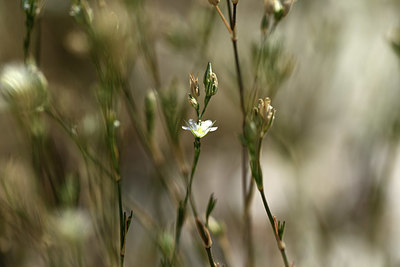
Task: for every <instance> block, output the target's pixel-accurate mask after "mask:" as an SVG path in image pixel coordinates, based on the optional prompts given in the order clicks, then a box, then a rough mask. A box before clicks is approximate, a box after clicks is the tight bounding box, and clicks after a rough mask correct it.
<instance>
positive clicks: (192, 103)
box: [188, 94, 199, 110]
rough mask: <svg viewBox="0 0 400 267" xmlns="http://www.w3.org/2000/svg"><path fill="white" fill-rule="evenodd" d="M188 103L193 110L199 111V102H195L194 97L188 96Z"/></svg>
mask: <svg viewBox="0 0 400 267" xmlns="http://www.w3.org/2000/svg"><path fill="white" fill-rule="evenodd" d="M188 101H189V104H190V105H191V106H192V107H193V108H194V109H195V110H198V109H199V102H197V100H196V98H194V97H193V96H192V94H189V96H188Z"/></svg>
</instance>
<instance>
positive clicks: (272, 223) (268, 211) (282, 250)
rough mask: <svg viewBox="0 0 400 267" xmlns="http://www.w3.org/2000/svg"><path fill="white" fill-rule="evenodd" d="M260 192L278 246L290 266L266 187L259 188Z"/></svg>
mask: <svg viewBox="0 0 400 267" xmlns="http://www.w3.org/2000/svg"><path fill="white" fill-rule="evenodd" d="M259 192H260V195H261V198H262V201H263V204H264V208H265V211H266V212H267V215H268V220H269V222H270V224H271V227H272V231H273V232H274V236H275V239H276V242H277V244H278V248H279V250H280V252H281V255H282V259H283V263H284V264H285V267H289V261H288V259H287V256H286V251H285V247H284V246H283V245H282V244H281V243H282V240H280V239H279V236H278V234H277V230H276V228H275V221H274V217H273V216H272V213H271V210H270V209H269V206H268V202H267V199H266V197H265V194H264V189H262V188H261V189H259Z"/></svg>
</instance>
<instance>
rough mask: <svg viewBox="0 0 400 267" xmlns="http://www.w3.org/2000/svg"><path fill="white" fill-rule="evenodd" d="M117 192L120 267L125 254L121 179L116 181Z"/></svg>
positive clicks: (122, 264)
mask: <svg viewBox="0 0 400 267" xmlns="http://www.w3.org/2000/svg"><path fill="white" fill-rule="evenodd" d="M117 192H118V210H119V234H120V260H121V267H123V266H124V256H125V251H124V250H125V249H124V248H125V234H126V233H125V221H124V215H123V209H122V192H121V180H118V181H117Z"/></svg>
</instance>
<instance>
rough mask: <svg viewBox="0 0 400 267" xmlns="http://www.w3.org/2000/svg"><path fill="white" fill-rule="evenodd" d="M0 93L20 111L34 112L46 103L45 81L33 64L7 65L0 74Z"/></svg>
mask: <svg viewBox="0 0 400 267" xmlns="http://www.w3.org/2000/svg"><path fill="white" fill-rule="evenodd" d="M0 92H1V95H2V97H3V98H4V99H5V101H6V102H7V103H8V104H9V105H10V106H12V107H14V108H16V109H18V110H20V111H34V110H36V109H39V108H41V107H43V106H44V105H45V104H46V102H47V96H48V92H47V80H46V78H45V77H44V75H43V73H42V72H41V71H40V70H39V69H38V68H37V67H36V66H35V65H33V64H27V65H24V64H9V65H6V66H4V67H3V69H2V71H1V73H0Z"/></svg>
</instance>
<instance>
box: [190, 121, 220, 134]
mask: <svg viewBox="0 0 400 267" xmlns="http://www.w3.org/2000/svg"><path fill="white" fill-rule="evenodd" d="M214 123H215V122H212V121H210V120H206V121H199V122H195V121H194V120H192V119H190V120H189V122H186V125H187V126H182V129H183V130H187V131H191V132H192V134H193V135H194V136H195V137H198V138H203V137H204V136H206V135H207V134H208V133H209V132H214V131H215V130H217V129H218V127H212V126H213V125H214Z"/></svg>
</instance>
